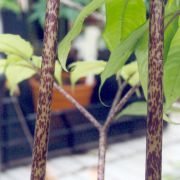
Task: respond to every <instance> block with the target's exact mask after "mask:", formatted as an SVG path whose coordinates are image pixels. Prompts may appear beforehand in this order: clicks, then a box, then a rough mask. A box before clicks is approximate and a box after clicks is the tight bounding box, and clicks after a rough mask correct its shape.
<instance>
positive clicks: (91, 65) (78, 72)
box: [70, 61, 106, 85]
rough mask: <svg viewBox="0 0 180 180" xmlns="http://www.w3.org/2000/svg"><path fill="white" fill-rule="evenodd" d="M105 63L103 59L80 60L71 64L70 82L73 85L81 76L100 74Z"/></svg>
mask: <svg viewBox="0 0 180 180" xmlns="http://www.w3.org/2000/svg"><path fill="white" fill-rule="evenodd" d="M105 65H106V62H104V61H80V62H75V63H73V64H71V66H70V68H71V77H70V78H71V83H72V84H73V85H74V84H75V83H76V82H77V81H78V80H79V79H80V78H82V77H86V76H88V75H97V74H100V73H101V72H102V71H103V70H104V67H105Z"/></svg>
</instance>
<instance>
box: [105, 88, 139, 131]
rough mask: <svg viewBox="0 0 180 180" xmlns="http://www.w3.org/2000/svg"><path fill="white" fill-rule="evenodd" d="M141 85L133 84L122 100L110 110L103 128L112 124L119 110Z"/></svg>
mask: <svg viewBox="0 0 180 180" xmlns="http://www.w3.org/2000/svg"><path fill="white" fill-rule="evenodd" d="M138 87H139V85H136V86H133V87H132V88H131V89H130V90H129V91H128V92H127V93H126V94H125V96H124V97H123V98H122V99H121V101H120V102H119V103H118V104H117V105H116V106H115V107H114V108H113V109H111V110H110V113H109V115H108V117H107V119H106V122H105V124H104V126H103V129H105V130H107V129H108V128H109V126H110V124H111V122H112V121H113V119H114V117H115V115H116V113H117V112H118V111H120V110H121V109H122V108H123V106H124V105H125V103H126V102H127V101H128V100H129V98H130V97H131V96H132V95H133V94H134V92H135V91H136V89H137V88H138Z"/></svg>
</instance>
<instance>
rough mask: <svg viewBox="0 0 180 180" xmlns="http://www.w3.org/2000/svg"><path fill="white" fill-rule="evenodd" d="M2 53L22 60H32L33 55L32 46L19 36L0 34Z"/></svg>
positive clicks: (0, 50) (0, 49)
mask: <svg viewBox="0 0 180 180" xmlns="http://www.w3.org/2000/svg"><path fill="white" fill-rule="evenodd" d="M0 52H2V53H5V54H7V55H8V54H14V55H17V56H19V57H21V58H22V59H30V57H31V56H32V54H33V49H32V46H31V44H30V43H29V42H27V41H25V40H24V39H22V38H21V37H20V36H19V35H13V34H0Z"/></svg>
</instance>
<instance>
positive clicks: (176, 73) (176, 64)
mask: <svg viewBox="0 0 180 180" xmlns="http://www.w3.org/2000/svg"><path fill="white" fill-rule="evenodd" d="M179 58H180V28H179V29H178V31H177V32H176V35H175V36H174V38H173V40H172V43H171V46H170V50H169V53H168V57H167V61H166V63H165V66H164V93H165V98H166V109H168V108H169V107H171V105H172V103H173V102H175V101H176V100H177V99H178V98H179V97H180V91H179V90H180V60H179Z"/></svg>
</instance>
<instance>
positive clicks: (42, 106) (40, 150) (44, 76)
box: [31, 0, 59, 180]
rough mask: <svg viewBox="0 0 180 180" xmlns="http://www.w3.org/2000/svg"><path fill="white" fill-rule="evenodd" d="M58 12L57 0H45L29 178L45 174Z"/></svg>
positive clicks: (41, 176)
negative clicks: (40, 63) (38, 84)
mask: <svg viewBox="0 0 180 180" xmlns="http://www.w3.org/2000/svg"><path fill="white" fill-rule="evenodd" d="M58 14H59V0H47V6H46V18H45V32H44V42H43V53H42V67H41V77H40V90H39V99H38V105H37V117H36V128H35V136H34V147H33V157H32V171H31V180H44V179H45V174H46V158H47V150H48V135H49V125H50V113H51V100H52V89H53V81H54V78H53V74H54V65H55V57H56V47H57V45H56V41H57V27H58Z"/></svg>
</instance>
